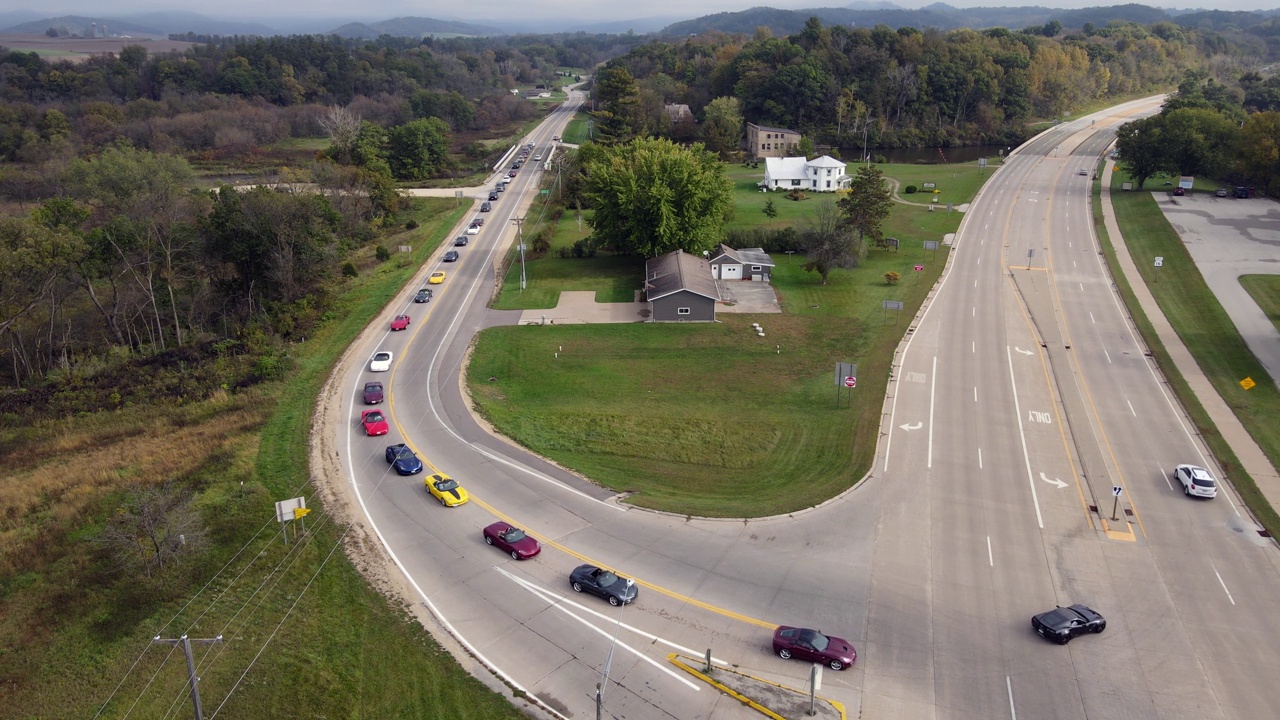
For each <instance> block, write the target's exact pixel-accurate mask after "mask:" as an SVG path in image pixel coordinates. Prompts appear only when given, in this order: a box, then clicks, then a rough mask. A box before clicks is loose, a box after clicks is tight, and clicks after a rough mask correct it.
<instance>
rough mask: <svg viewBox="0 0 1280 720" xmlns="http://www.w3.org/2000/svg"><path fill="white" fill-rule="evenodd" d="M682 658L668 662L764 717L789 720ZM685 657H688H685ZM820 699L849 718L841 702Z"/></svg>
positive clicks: (672, 655) (671, 657)
mask: <svg viewBox="0 0 1280 720" xmlns="http://www.w3.org/2000/svg"><path fill="white" fill-rule="evenodd" d="M680 657H682V656H681V655H680V653H668V654H667V662H669V663H671V664H672V665H675V666H676V667H678V668H680V669H681V670H684V671H685V672H687V673H689V674H690V675H693V676H694V677H696V678H698V679H699V680H701V681H703V682H705V683H706V684H708V685H710V686H711V687H713V688H715V689H717V690H719V691H720V692H722V693H724V694H726V695H728V696H730V697H732V698H734V699H736V700H737V701H738V702H741V703H742V704H743V705H746V706H747V707H750V708H751V709H753V710H755V711H757V712H759V713H761V714H763V715H765V716H767V717H770V718H773V720H787V719H786V718H785V717H783V716H781V715H779V714H778V713H776V712H774V711H772V710H770V709H769V708H767V707H765V706H763V705H761V704H760V703H758V702H756V701H755V700H752V699H751V698H749V697H746V696H745V695H742V694H740V693H738V692H737V691H735V690H733V689H732V688H729V687H726V686H724V685H722V684H720V683H718V682H716V681H715V680H712V679H711V676H710V675H706V674H704V673H703V672H702V671H700V670H696V669H694V668H692V667H690V666H688V665H686V664H684V663H683V662H681V661H680V660H678V659H677V658H680ZM685 657H687V656H685ZM689 659H690V660H692V659H693V658H689ZM728 672H732V673H733V674H735V675H741V676H742V677H744V678H748V679H750V680H755V681H756V682H762V683H765V684H766V685H772V686H774V687H779V688H782V689H783V690H789V691H791V692H796V693H802V694H807V693H804V692H803V691H801V690H797V689H795V688H791V687H787V686H786V685H781V684H779V683H776V682H773V681H771V680H765V679H764V678H758V677H755V676H754V675H748V674H746V673H740V672H737V671H736V670H729V671H728ZM818 699H819V700H821V701H822V702H824V703H826V704H828V705H830V706H831V707H833V708H835V709H836V712H838V713H840V720H847V718H848V716H847V715H846V714H845V711H844V705H842V704H841V703H839V702H836V701H835V700H828V699H827V698H824V697H822V696H820V695H819V696H818Z"/></svg>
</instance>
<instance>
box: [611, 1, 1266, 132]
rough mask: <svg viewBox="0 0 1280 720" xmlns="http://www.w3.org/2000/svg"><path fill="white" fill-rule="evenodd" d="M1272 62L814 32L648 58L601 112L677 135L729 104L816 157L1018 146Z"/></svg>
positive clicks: (1177, 41)
mask: <svg viewBox="0 0 1280 720" xmlns="http://www.w3.org/2000/svg"><path fill="white" fill-rule="evenodd" d="M1264 50H1265V48H1264V46H1263V43H1262V41H1261V40H1259V39H1257V38H1252V39H1250V38H1249V37H1244V36H1232V37H1231V38H1228V37H1226V36H1223V35H1219V34H1217V33H1213V32H1204V31H1199V30H1195V29H1189V28H1184V27H1181V26H1178V25H1175V24H1173V23H1169V22H1164V23H1158V24H1155V25H1151V26H1144V25H1139V24H1135V23H1126V22H1116V23H1111V24H1109V25H1107V26H1104V27H1095V26H1092V25H1086V26H1085V27H1084V28H1083V29H1081V30H1079V31H1074V32H1065V33H1064V29H1063V27H1062V24H1061V23H1059V22H1050V23H1046V24H1045V25H1044V26H1037V27H1032V28H1026V29H1024V30H1022V31H1018V32H1013V31H1010V30H1006V29H1003V28H992V29H987V30H982V31H974V30H968V29H962V30H952V31H946V32H943V31H939V30H935V29H926V30H923V31H921V30H917V29H915V28H901V29H899V30H893V29H890V28H889V27H887V26H883V25H882V26H878V27H874V28H848V27H843V26H832V27H824V26H823V25H822V23H821V22H820V21H819V20H818V19H817V18H811V19H810V20H809V22H808V23H807V24H806V25H805V27H804V29H803V30H802V31H801V32H799V33H797V34H795V35H791V36H788V37H781V38H779V37H773V36H772V35H771V34H770V33H769V32H768V31H767V30H762V31H758V32H757V33H756V35H755V36H754V37H752V38H750V39H747V38H745V37H743V36H741V35H725V34H721V33H715V32H712V33H706V34H703V35H700V36H698V37H692V38H686V39H683V40H681V41H679V42H677V43H668V42H660V41H654V42H650V43H647V44H644V45H641V46H639V47H637V48H635V49H633V50H631V51H630V52H628V53H626V54H625V55H622V56H619V57H617V58H615V59H613V60H611V61H609V62H608V63H607V64H606V68H607V69H612V70H620V71H625V73H626V74H627V76H629V79H632V80H634V82H635V85H636V92H635V93H634V94H633V95H629V96H626V97H625V98H624V100H623V102H621V103H617V104H614V105H610V106H607V107H605V108H603V109H604V110H605V111H606V112H609V113H610V114H611V115H612V116H622V117H624V118H625V119H626V120H627V123H626V124H627V125H628V127H629V131H630V132H631V133H632V134H637V135H643V134H647V133H655V132H657V133H662V132H664V131H666V132H670V131H671V128H670V122H669V121H667V120H665V119H664V118H663V115H664V113H663V111H662V108H663V106H664V105H666V104H671V103H678V104H687V105H689V107H690V109H691V110H692V112H693V114H694V116H695V117H696V118H698V119H699V120H701V119H703V118H704V117H705V109H706V108H707V107H708V106H709V105H710V104H711V102H712V101H713V100H714V99H716V98H721V97H734V98H737V100H738V101H739V102H740V104H741V112H742V115H743V117H744V118H745V119H746V120H747V121H750V122H756V123H760V124H767V125H773V126H780V127H788V128H791V129H794V130H798V131H800V132H802V133H804V134H805V135H806V136H808V137H811V138H812V139H813V141H814V142H815V143H817V144H820V145H831V146H834V147H854V146H862V145H863V144H864V141H865V144H866V145H867V147H869V148H877V147H916V146H949V145H962V144H982V143H999V144H1012V143H1016V142H1019V141H1021V139H1022V138H1023V137H1024V136H1025V134H1026V132H1027V129H1026V125H1027V121H1028V120H1031V119H1034V118H1044V119H1053V118H1060V117H1063V116H1064V115H1066V114H1067V113H1069V112H1072V111H1076V110H1078V109H1080V108H1081V107H1083V106H1084V105H1086V104H1089V103H1094V102H1098V101H1105V100H1107V99H1110V98H1119V97H1125V96H1132V95H1135V94H1138V93H1145V92H1157V91H1164V90H1167V89H1170V88H1172V87H1174V86H1176V85H1177V84H1178V83H1179V82H1180V81H1181V80H1182V79H1183V78H1184V76H1185V74H1186V73H1187V72H1188V71H1190V70H1205V71H1206V72H1208V73H1210V75H1211V76H1212V77H1216V78H1218V79H1219V80H1223V81H1228V80H1230V79H1232V78H1237V77H1239V76H1240V75H1241V74H1242V73H1243V72H1244V71H1245V70H1247V69H1249V68H1250V67H1251V65H1252V64H1253V63H1254V62H1256V60H1257V59H1258V58H1259V57H1261V54H1262V52H1263V51H1264ZM676 131H678V129H676Z"/></svg>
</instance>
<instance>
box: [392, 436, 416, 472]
mask: <svg viewBox="0 0 1280 720" xmlns="http://www.w3.org/2000/svg"><path fill="white" fill-rule="evenodd" d="M387 462H389V463H391V467H393V468H395V469H396V472H397V473H400V474H401V475H414V474H416V473H420V472H422V461H421V460H419V459H418V455H417V454H416V453H414V452H413V451H412V450H410V449H409V446H408V445H405V444H404V443H399V444H396V445H388V446H387Z"/></svg>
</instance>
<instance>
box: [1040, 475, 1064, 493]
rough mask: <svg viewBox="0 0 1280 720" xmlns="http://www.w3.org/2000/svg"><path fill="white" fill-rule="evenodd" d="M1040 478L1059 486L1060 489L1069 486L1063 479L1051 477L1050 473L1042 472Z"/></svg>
mask: <svg viewBox="0 0 1280 720" xmlns="http://www.w3.org/2000/svg"><path fill="white" fill-rule="evenodd" d="M1040 479H1041V480H1043V481H1045V482H1047V483H1049V484H1050V485H1053V486H1055V487H1057V488H1058V489H1059V490H1061V489H1062V488H1064V487H1066V486H1067V484H1066V483H1064V482H1062V480H1060V479H1058V478H1052V479H1051V478H1050V477H1049V476H1048V475H1045V474H1044V473H1043V472H1042V473H1040Z"/></svg>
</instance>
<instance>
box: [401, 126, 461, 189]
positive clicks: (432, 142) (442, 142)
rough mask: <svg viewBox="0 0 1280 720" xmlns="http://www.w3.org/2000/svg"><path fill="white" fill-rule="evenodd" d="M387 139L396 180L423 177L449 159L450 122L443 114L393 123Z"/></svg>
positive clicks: (436, 170)
mask: <svg viewBox="0 0 1280 720" xmlns="http://www.w3.org/2000/svg"><path fill="white" fill-rule="evenodd" d="M387 140H388V143H387V145H388V152H387V155H388V157H387V160H388V161H389V162H390V164H391V174H392V176H394V177H395V178H396V179H397V180H422V179H423V178H427V177H430V176H431V175H433V174H435V173H436V172H438V171H439V170H440V169H441V168H442V167H444V166H445V165H446V164H447V163H448V161H449V126H448V124H446V123H445V122H444V121H443V120H441V119H440V118H435V117H430V118H422V119H421V120H414V121H413V122H408V123H405V124H404V125H398V126H396V127H393V128H391V130H390V131H388V133H387Z"/></svg>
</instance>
